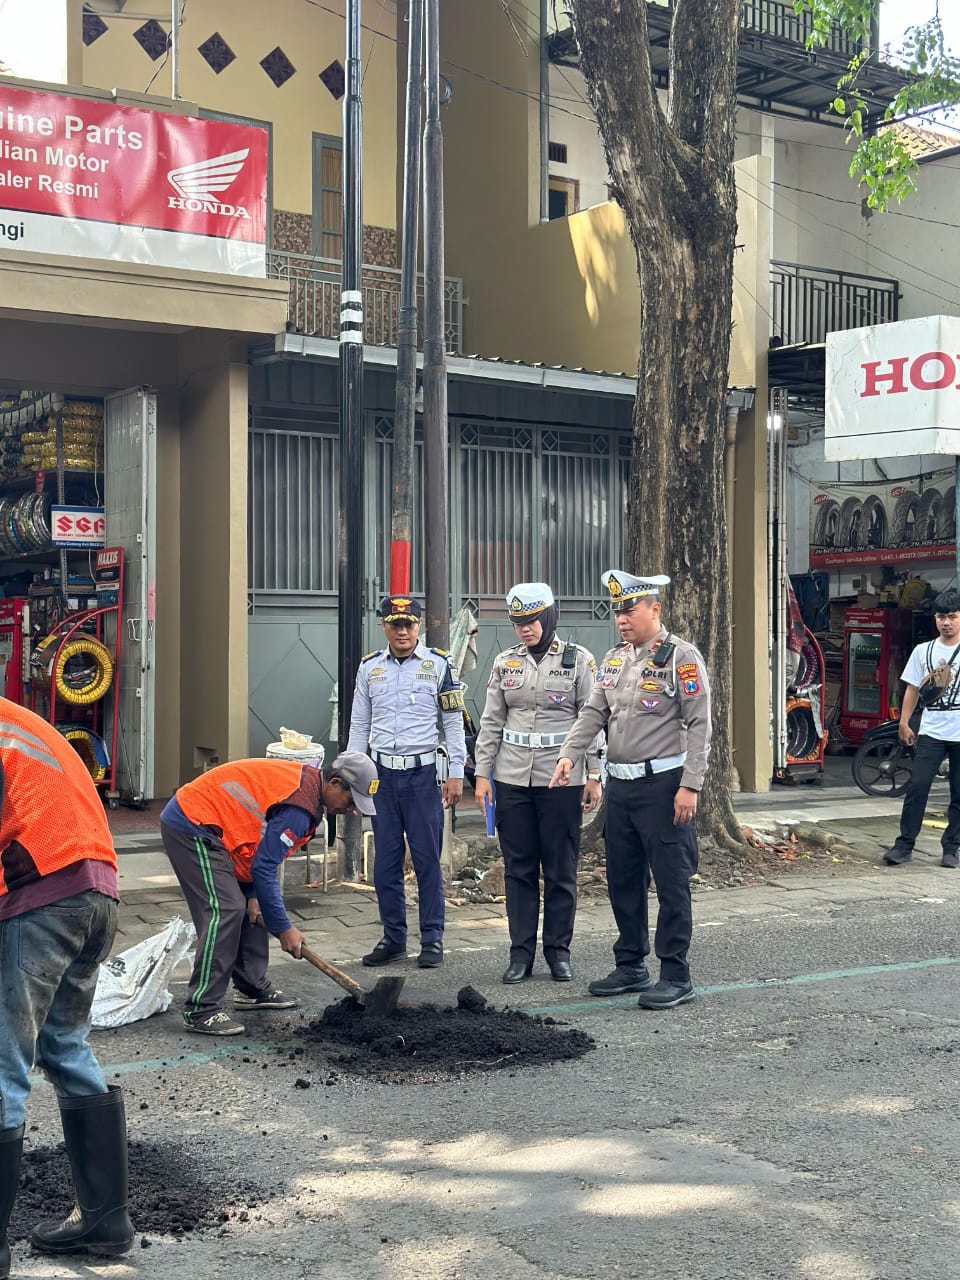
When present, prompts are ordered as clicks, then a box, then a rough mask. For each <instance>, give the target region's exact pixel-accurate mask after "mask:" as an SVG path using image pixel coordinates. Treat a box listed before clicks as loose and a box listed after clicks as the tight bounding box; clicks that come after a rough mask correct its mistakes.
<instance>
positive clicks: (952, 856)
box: [940, 849, 960, 867]
mask: <svg viewBox="0 0 960 1280" xmlns="http://www.w3.org/2000/svg"><path fill="white" fill-rule="evenodd" d="M940 865H941V867H956V866H960V858H958V857H957V851H956V849H944V851H943V857H942V858H941V859H940Z"/></svg>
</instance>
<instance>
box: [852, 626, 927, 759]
mask: <svg viewBox="0 0 960 1280" xmlns="http://www.w3.org/2000/svg"><path fill="white" fill-rule="evenodd" d="M909 656H910V612H909V610H907V609H901V608H899V607H898V606H896V605H891V606H890V607H889V608H886V609H859V608H857V609H847V610H846V611H845V612H844V615H843V686H842V701H841V706H840V732H841V733H842V734H843V736H844V738H845V739H846V740H847V741H848V742H855V743H860V742H863V740H864V739H865V738H866V736H867V734H868V732H869V731H870V730H871V729H872V728H873V727H874V726H875V725H878V724H882V723H883V721H884V720H891V719H896V718H897V716H898V715H899V706H900V698H899V696H898V682H899V680H900V672H901V671H902V670H903V668H904V666H905V665H906V661H907V658H908V657H909Z"/></svg>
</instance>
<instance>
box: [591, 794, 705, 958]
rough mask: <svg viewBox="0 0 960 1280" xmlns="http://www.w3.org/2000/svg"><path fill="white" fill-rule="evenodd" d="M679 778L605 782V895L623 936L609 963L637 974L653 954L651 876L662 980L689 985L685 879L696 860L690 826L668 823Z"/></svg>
mask: <svg viewBox="0 0 960 1280" xmlns="http://www.w3.org/2000/svg"><path fill="white" fill-rule="evenodd" d="M682 776H683V770H682V769H670V770H669V771H668V772H666V773H655V774H654V775H653V777H652V778H637V779H635V780H630V781H626V780H623V779H620V778H609V779H608V781H607V828H606V843H607V891H608V893H609V894H610V905H611V907H612V908H613V915H614V919H615V920H616V922H617V928H618V929H619V930H620V936H619V938H617V941H616V942H615V943H614V947H613V955H614V959H615V960H616V962H617V964H618V965H624V966H626V967H627V968H636V967H637V966H638V965H640V964H642V962H643V960H644V958H645V957H646V956H647V955H648V954H649V952H650V934H649V929H648V927H647V892H648V890H649V888H650V877H651V875H652V876H653V879H654V881H655V883H656V886H657V898H658V900H659V903H660V914H659V916H658V918H657V933H656V938H655V943H654V945H655V949H656V953H657V956H658V958H659V960H660V976H661V978H664V979H666V980H668V981H670V982H686V981H687V980H688V979H689V977H690V970H689V968H688V967H687V951H688V950H689V948H690V936H691V934H692V932H693V908H692V905H691V901H690V877H691V876H692V875H693V874H694V872H695V871H696V869H697V861H698V856H699V855H698V850H697V837H696V832H695V830H694V824H693V823H692V822H685V823H684V824H683V825H682V826H679V827H677V826H674V823H673V800H674V796H675V795H676V794H677V788H678V787H679V786H680V779H681V777H682Z"/></svg>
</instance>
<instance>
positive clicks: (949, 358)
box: [824, 316, 960, 462]
mask: <svg viewBox="0 0 960 1280" xmlns="http://www.w3.org/2000/svg"><path fill="white" fill-rule="evenodd" d="M826 402H827V403H826V423H825V430H824V457H825V458H826V459H827V461H828V462H846V461H851V460H855V459H860V458H898V457H910V456H914V455H917V454H923V453H949V454H953V455H957V456H960V317H957V316H924V317H923V318H922V319H919V320H902V321H899V322H897V323H896V324H878V325H870V326H869V327H868V328H865V329H844V330H842V331H841V332H839V333H831V334H828V335H827V376H826Z"/></svg>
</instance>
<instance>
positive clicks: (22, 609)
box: [0, 596, 30, 706]
mask: <svg viewBox="0 0 960 1280" xmlns="http://www.w3.org/2000/svg"><path fill="white" fill-rule="evenodd" d="M29 648H30V602H29V601H28V600H27V599H26V597H25V596H10V597H9V598H8V599H5V600H0V693H2V694H3V696H4V697H5V698H9V699H10V701H11V702H16V703H18V704H19V705H20V706H24V705H25V695H24V680H25V679H26V677H27V671H28V664H29V661H30V653H29Z"/></svg>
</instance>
